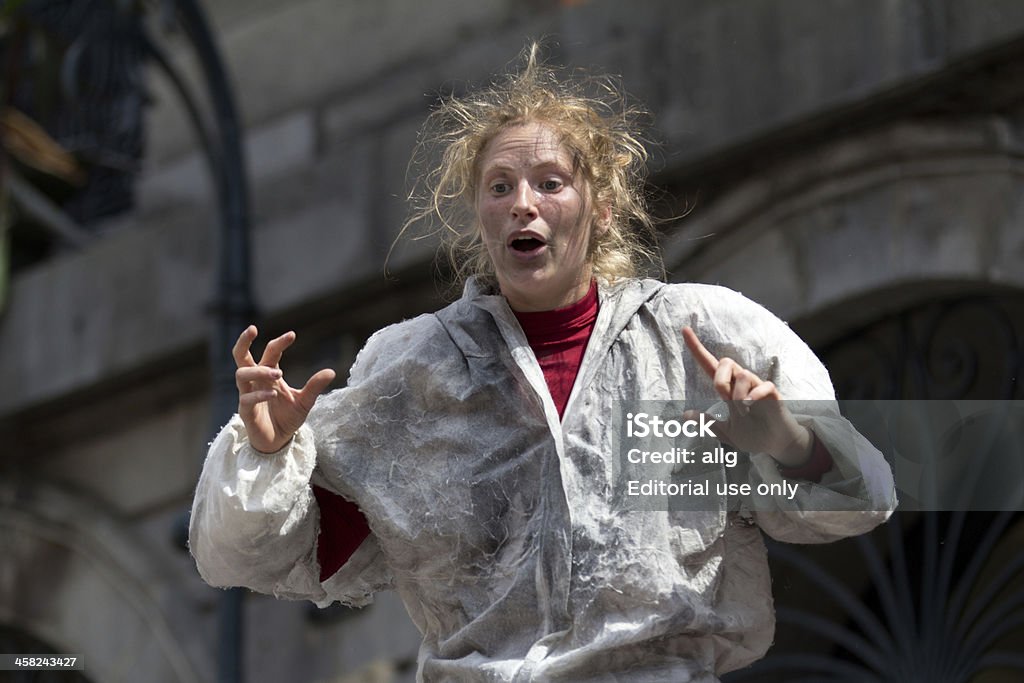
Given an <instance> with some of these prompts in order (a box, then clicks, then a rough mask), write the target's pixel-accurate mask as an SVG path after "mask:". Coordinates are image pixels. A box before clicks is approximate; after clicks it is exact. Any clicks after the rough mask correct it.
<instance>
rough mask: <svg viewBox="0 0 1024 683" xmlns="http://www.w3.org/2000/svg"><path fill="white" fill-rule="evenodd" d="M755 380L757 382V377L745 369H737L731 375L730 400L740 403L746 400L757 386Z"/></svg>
mask: <svg viewBox="0 0 1024 683" xmlns="http://www.w3.org/2000/svg"><path fill="white" fill-rule="evenodd" d="M755 380H757V377H756V376H755V375H754V373H752V372H750V371H749V370H747V369H745V368H741V367H737V369H736V372H735V374H734V375H733V383H732V400H734V401H742V400H743V399H745V398H747V394H749V393H750V390H751V389H753V388H754V387H755V386H756V385H757V384H756V382H755Z"/></svg>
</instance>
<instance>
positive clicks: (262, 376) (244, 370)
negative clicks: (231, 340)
mask: <svg viewBox="0 0 1024 683" xmlns="http://www.w3.org/2000/svg"><path fill="white" fill-rule="evenodd" d="M256 334H257V332H256V326H255V325H249V327H247V328H245V331H244V332H242V335H241V336H240V337H239V338H238V341H237V342H235V346H234V348H233V349H232V350H231V355H232V356H234V358H235V365H237V366H238V370H236V371H235V384H236V385H237V386H238V415H239V417H241V418H242V422H243V423H245V430H246V433H247V434H248V436H249V443H250V445H252V447H253V448H255V449H256V450H257V451H260V452H262V453H274V452H276V451H279V450H281V449H282V448H283V447H284V446H285V445H286V444H287V443H288V441H289V440H291V438H292V436H293V435H294V434H295V432H297V431H298V429H299V427H301V426H302V423H303V422H305V421H306V416H307V415H309V411H310V410H311V409H312V408H313V403H314V402H315V401H316V397H317V396H319V395H320V393H321V392H322V391H323V390H324V389H326V388H327V385H328V384H330V383H331V381H332V380H333V379H334V370H329V369H324V370H320V371H319V372H317V373H316V374H314V375H313V376H312V377H310V378H309V381H308V382H306V384H305V386H303V387H302V388H301V389H295V388H293V387H290V386H288V383H287V382H285V381H284V378H283V376H282V374H281V368H280V367H279V363H280V362H281V355H282V354H283V353H284V350H285V349H287V348H288V347H289V346H291V345H292V342H294V341H295V333H294V332H285V333H284V334H282V335H281V336H280V337H278V338H276V339H273V340H271V341H270V342H269V343H268V344H267V348H266V349H264V351H263V357H262V358H260V361H259V363H257V362H256V361H255V360H254V359H253V357H252V353H250V352H249V347H250V346H251V345H252V342H253V340H254V339H256Z"/></svg>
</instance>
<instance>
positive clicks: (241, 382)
mask: <svg viewBox="0 0 1024 683" xmlns="http://www.w3.org/2000/svg"><path fill="white" fill-rule="evenodd" d="M279 379H281V370H280V369H279V368H269V367H267V366H265V365H253V366H252V367H244V368H238V369H237V370H235V386H237V387H238V393H239V394H244V393H246V392H248V391H251V390H252V383H253V382H265V383H272V382H276V381H277V380H279Z"/></svg>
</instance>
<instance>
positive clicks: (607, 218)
mask: <svg viewBox="0 0 1024 683" xmlns="http://www.w3.org/2000/svg"><path fill="white" fill-rule="evenodd" d="M595 213H596V214H597V215H596V216H595V217H594V236H595V237H600V236H601V235H603V234H605V233H606V232H608V228H609V227H611V224H612V207H610V206H602V207H601V208H599V209H598V210H597V211H596V212H595Z"/></svg>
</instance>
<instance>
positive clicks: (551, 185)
mask: <svg viewBox="0 0 1024 683" xmlns="http://www.w3.org/2000/svg"><path fill="white" fill-rule="evenodd" d="M540 189H542V190H544V191H545V192H557V191H558V190H560V189H562V181H561V180H558V179H555V178H549V179H548V180H545V181H544V182H542V183H541V184H540Z"/></svg>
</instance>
